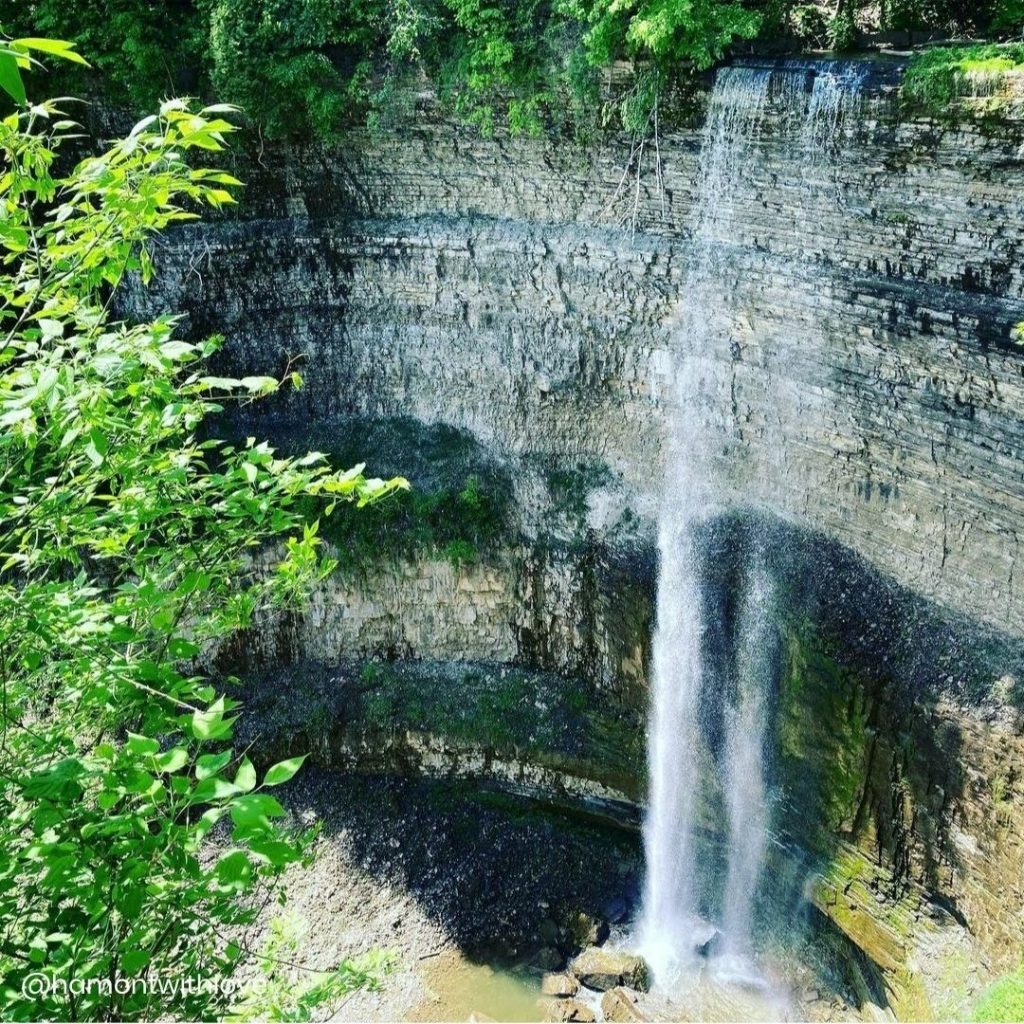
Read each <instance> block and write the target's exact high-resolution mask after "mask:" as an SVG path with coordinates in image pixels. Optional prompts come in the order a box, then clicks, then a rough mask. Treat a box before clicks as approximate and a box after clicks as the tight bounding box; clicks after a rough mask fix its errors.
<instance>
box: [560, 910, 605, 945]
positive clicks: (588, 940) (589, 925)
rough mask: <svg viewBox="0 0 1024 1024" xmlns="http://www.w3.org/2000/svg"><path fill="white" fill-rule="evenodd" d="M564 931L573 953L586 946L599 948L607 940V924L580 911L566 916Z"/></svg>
mask: <svg viewBox="0 0 1024 1024" xmlns="http://www.w3.org/2000/svg"><path fill="white" fill-rule="evenodd" d="M565 930H566V933H567V936H568V939H569V945H570V946H571V951H572V952H574V953H575V952H576V950H578V949H586V948H587V946H600V945H601V943H603V942H604V941H605V940H606V939H607V938H608V922H607V921H605V920H604V919H603V918H600V917H597V916H596V915H594V914H588V913H586V912H585V911H582V910H580V911H577V912H575V913H572V914H569V915H568V917H567V919H566V922H565Z"/></svg>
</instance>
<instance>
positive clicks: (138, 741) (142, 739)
mask: <svg viewBox="0 0 1024 1024" xmlns="http://www.w3.org/2000/svg"><path fill="white" fill-rule="evenodd" d="M124 749H125V750H126V751H127V752H128V753H129V754H136V755H139V756H142V757H145V756H147V755H149V754H155V753H156V752H157V751H158V750H159V749H160V744H159V742H157V740H154V739H152V738H150V737H149V736H140V735H138V733H134V732H130V733H128V742H127V743H126V744H125V745H124Z"/></svg>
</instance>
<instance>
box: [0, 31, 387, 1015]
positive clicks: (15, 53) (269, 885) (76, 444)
mask: <svg viewBox="0 0 1024 1024" xmlns="http://www.w3.org/2000/svg"><path fill="white" fill-rule="evenodd" d="M62 45H65V44H55V43H52V42H48V41H46V40H31V39H30V40H23V41H21V42H20V43H10V42H5V43H2V44H0V61H3V62H6V64H7V67H8V70H10V62H11V61H14V64H15V68H14V73H15V75H16V76H18V81H19V82H20V74H19V70H20V68H19V65H21V66H22V67H23V66H24V65H25V64H26V63H28V62H29V60H30V57H29V54H30V53H31V52H33V51H35V52H39V51H45V52H51V53H57V54H59V53H60V46H62ZM67 53H68V51H67V50H66V47H65V53H64V55H67ZM3 87H4V88H5V89H6V90H7V91H8V92H9V93H10V94H12V95H14V96H16V97H18V96H20V93H21V89H19V87H18V84H16V83H15V82H14V79H13V78H11V77H10V76H7V77H5V79H4V86H3ZM231 113H232V110H231V108H225V107H207V108H205V109H203V110H198V111H194V110H192V109H190V108H189V106H188V105H187V104H186V103H185V102H182V101H175V100H172V101H168V102H165V103H164V104H163V105H162V107H161V108H160V111H159V113H158V114H155V115H151V116H149V117H147V118H145V119H144V120H142V121H140V122H139V123H138V124H137V125H136V126H135V128H134V129H133V130H132V131H131V133H130V134H129V135H128V136H127V137H126V138H124V139H122V140H120V141H117V142H115V143H114V144H113V145H111V146H110V147H109V148H108V149H106V150H105V151H103V152H101V153H98V154H97V155H94V156H88V157H86V158H85V159H83V160H80V161H79V162H78V163H74V162H73V159H72V154H71V150H72V145H73V140H75V139H76V137H77V135H78V129H77V126H76V125H75V124H74V122H73V121H72V120H71V119H70V118H68V117H67V116H66V114H65V113H64V112H62V110H61V105H60V104H58V103H56V102H46V103H41V104H36V105H28V104H20V105H19V106H18V107H17V109H16V110H15V111H14V112H13V113H11V114H9V115H8V116H7V117H5V118H4V119H3V120H2V121H0V152H2V153H3V166H2V177H0V203H2V204H3V216H2V217H0V251H2V272H0V428H2V429H0V715H2V721H0V976H2V977H3V985H2V995H0V1005H2V1007H3V1016H4V1017H5V1019H66V1020H76V1019H100V1018H111V1019H135V1018H149V1019H153V1018H157V1017H160V1016H162V1015H168V1014H170V1015H178V1016H185V1017H191V1018H205V1017H209V1016H219V1015H221V1014H222V1012H223V1010H224V1008H225V1001H226V999H227V996H225V995H224V994H223V993H222V992H221V991H219V990H218V989H216V988H212V987H203V985H202V984H201V983H203V982H208V981H210V980H211V979H216V978H222V977H225V976H230V975H231V973H232V972H233V971H234V969H235V968H236V966H237V965H238V964H239V962H240V961H241V960H242V959H243V958H244V951H243V950H241V949H240V948H238V947H237V946H235V945H234V944H233V943H232V942H231V941H230V932H231V930H232V929H235V928H237V927H238V926H240V925H242V924H244V923H245V922H247V921H250V920H252V919H253V917H254V915H255V914H256V913H258V911H259V909H260V907H261V906H262V905H263V904H264V903H265V902H266V900H267V899H268V898H270V897H271V896H272V895H273V894H274V893H275V891H276V889H277V887H278V884H279V877H280V875H281V872H282V871H283V869H284V868H285V867H286V866H287V865H288V864H290V863H292V862H295V861H297V860H300V859H301V858H303V857H305V856H306V853H307V849H308V844H309V838H310V837H309V835H308V834H306V833H301V832H296V831H293V830H291V829H289V828H284V827H282V826H281V824H280V821H281V819H282V817H283V815H284V811H283V808H282V806H281V804H280V803H279V802H278V801H277V799H276V798H275V796H274V794H273V788H274V787H275V786H278V785H280V784H281V783H283V782H285V781H287V780H288V779H289V778H290V777H291V776H292V775H293V774H294V773H295V771H297V770H298V768H299V766H300V764H301V759H295V760H292V761H286V762H283V763H281V764H278V765H275V766H273V767H271V768H270V769H269V771H267V772H266V773H264V774H263V776H262V778H261V777H260V775H259V773H258V772H257V771H256V768H255V767H254V765H253V764H252V762H251V761H250V760H249V758H248V757H247V756H246V755H245V753H244V752H240V751H235V750H233V749H232V746H231V734H232V724H233V722H234V720H235V717H236V716H237V714H238V708H237V706H236V702H235V701H234V700H232V699H231V697H230V695H229V689H228V685H229V682H228V681H220V682H219V683H217V681H211V680H209V679H207V678H205V677H204V676H203V674H202V671H201V664H202V654H203V650H204V648H205V647H206V646H207V645H209V644H211V643H215V642H216V641H218V640H219V639H221V638H223V637H225V636H227V635H229V634H230V633H232V632H233V631H235V630H237V629H239V628H242V627H244V626H246V625H247V624H248V623H249V622H250V621H251V619H252V616H253V614H254V612H256V611H257V609H259V608H261V607H265V606H267V605H276V604H286V603H294V602H297V601H301V600H302V598H303V595H304V594H305V593H306V592H307V590H308V588H309V586H310V585H311V584H312V583H314V582H315V581H316V580H318V579H320V578H322V577H323V576H324V575H325V574H326V573H327V572H329V571H330V570H331V568H332V562H331V560H330V559H328V558H326V557H325V556H324V555H323V554H322V553H321V551H320V550H319V537H318V529H317V526H318V524H317V523H316V522H315V521H314V522H312V523H309V522H308V502H309V501H310V500H312V499H316V500H319V501H321V502H322V503H323V511H324V513H325V514H328V513H329V512H330V511H331V508H332V507H333V505H334V504H336V503H338V502H353V503H355V504H358V505H365V504H367V503H368V502H372V501H376V500H377V499H379V498H381V497H382V496H383V495H385V494H387V493H389V492H390V491H393V490H395V489H396V488H399V487H401V486H403V484H404V481H401V480H393V481H390V482H387V483H385V482H383V481H380V480H372V479H366V478H365V477H364V476H363V475H362V473H361V469H362V467H356V468H355V469H353V470H350V471H347V472H336V471H333V470H331V469H330V467H329V466H328V465H327V464H326V461H325V459H324V457H323V456H321V455H318V454H316V453H312V454H309V455H306V456H304V457H301V458H288V459H286V458H280V457H278V456H277V455H276V454H275V452H274V451H273V449H272V448H270V447H269V446H268V445H267V444H265V443H261V442H258V441H257V440H255V439H252V438H250V439H248V440H246V441H245V442H244V443H242V444H238V445H228V444H225V443H222V442H219V441H216V440H213V439H210V438H209V437H208V436H206V435H207V433H208V431H207V428H206V421H207V420H208V418H209V417H210V416H211V415H212V414H215V413H218V412H219V411H221V410H222V408H223V407H224V405H225V403H227V402H249V401H253V400H256V399H258V398H259V397H260V396H262V395H265V394H267V393H269V392H271V391H273V390H275V389H276V388H277V387H278V386H279V382H278V381H276V380H274V379H271V378H266V377H248V378H242V379H240V380H232V379H224V378H219V377H215V376H211V375H210V374H209V373H208V372H207V371H206V369H205V366H204V361H205V360H206V358H207V356H209V355H210V353H211V352H213V351H214V350H215V349H216V347H217V345H218V344H219V341H218V340H217V339H212V340H210V341H207V342H190V341H185V340H182V339H180V338H177V337H175V334H174V320H173V318H163V319H159V320H156V321H154V322H152V323H143V324H127V323H122V322H118V321H116V320H115V319H113V318H112V316H111V307H112V301H113V298H114V296H115V293H116V290H117V288H118V286H119V284H120V282H121V281H122V280H123V279H124V277H125V275H126V274H139V275H141V276H142V278H143V279H144V280H145V279H148V277H149V274H150V263H149V258H148V256H147V249H146V246H147V242H148V241H149V240H150V239H151V238H152V236H153V234H154V233H155V232H158V231H160V230H162V229H163V228H165V227H167V226H169V225H172V224H174V223H176V222H179V221H182V220H186V219H189V218H193V217H196V216H197V215H198V211H199V210H200V209H201V208H202V207H204V206H205V207H214V208H218V207H221V206H224V205H226V204H230V203H231V202H233V198H232V191H233V189H234V188H235V187H236V186H237V185H238V182H237V181H236V180H235V179H234V178H232V177H231V176H230V175H228V174H225V173H223V172H222V171H218V170H214V169H209V168H203V167H196V166H193V162H194V158H195V157H196V156H197V155H202V154H206V153H212V154H216V153H218V152H219V151H221V150H222V149H223V148H224V145H225V138H226V136H227V135H228V133H230V132H231V131H232V130H233V129H232V124H231V123H230V122H229V120H227V118H228V117H230V116H231ZM62 167H64V168H68V167H70V168H71V169H70V170H64V171H63V172H62V171H61V170H60V168H62ZM268 546H269V547H271V549H272V550H277V551H278V552H279V555H280V557H279V559H278V561H277V564H276V566H275V568H274V569H273V571H271V572H269V573H268V572H266V571H258V570H257V569H256V568H255V565H256V560H255V559H254V558H253V555H254V554H255V553H257V552H258V551H260V550H262V549H266V548H267V547H268ZM215 836H216V837H218V838H217V839H216V841H214V837H215ZM37 972H41V973H42V974H43V975H45V977H46V978H48V979H50V982H51V983H53V984H54V987H52V988H51V990H50V992H49V993H48V994H46V995H42V996H39V997H38V998H33V997H32V993H31V991H30V992H28V993H26V992H25V991H23V984H24V983H25V982H26V979H27V978H28V977H29V976H30V975H33V974H36V973H37ZM142 975H149V976H153V975H156V976H159V977H161V978H165V979H166V978H168V977H174V978H178V979H184V978H188V979H191V982H190V984H191V987H190V988H188V989H187V990H185V989H182V988H180V987H178V988H175V987H171V988H158V987H155V986H152V985H151V986H149V987H145V988H144V987H142V986H138V985H134V986H133V985H131V984H128V985H126V984H124V983H123V982H124V980H125V979H127V980H128V981H129V982H130V980H131V979H133V978H139V977H141V976H142ZM119 979H120V980H121V981H122V984H121V985H120V987H118V986H113V985H111V986H109V987H107V988H106V989H104V988H103V987H102V984H101V983H103V982H104V981H106V982H108V983H110V982H114V981H117V980H119ZM72 981H74V982H76V983H77V985H78V990H75V989H74V988H72V987H71V985H70V983H71V982H72ZM61 985H63V986H66V987H61Z"/></svg>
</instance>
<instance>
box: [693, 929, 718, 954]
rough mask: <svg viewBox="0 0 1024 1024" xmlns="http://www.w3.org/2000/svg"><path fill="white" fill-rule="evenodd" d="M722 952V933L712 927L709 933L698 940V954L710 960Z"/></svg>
mask: <svg viewBox="0 0 1024 1024" xmlns="http://www.w3.org/2000/svg"><path fill="white" fill-rule="evenodd" d="M721 952H722V933H721V932H720V931H719V930H718V929H717V928H715V927H712V928H711V930H710V932H709V933H706V935H701V936H700V937H699V938H698V940H697V954H698V956H702V957H704V958H705V959H710V958H711V957H713V956H717V955H718V954H719V953H721Z"/></svg>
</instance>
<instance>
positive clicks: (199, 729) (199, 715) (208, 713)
mask: <svg viewBox="0 0 1024 1024" xmlns="http://www.w3.org/2000/svg"><path fill="white" fill-rule="evenodd" d="M233 722H234V719H233V718H225V717H224V698H223V697H218V698H217V699H216V700H215V701H214V702H213V703H212V704H211V705H210V706H209V707H208V708H207V709H206V710H205V711H195V712H193V714H192V734H193V735H194V736H195V738H196V739H197V740H219V739H224V738H225V737H227V736H229V735H230V734H231V726H232V723H233Z"/></svg>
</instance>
